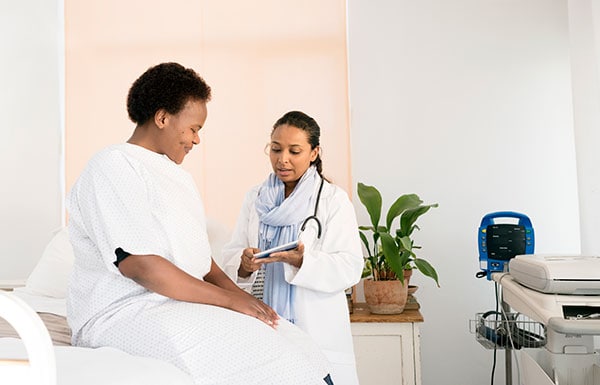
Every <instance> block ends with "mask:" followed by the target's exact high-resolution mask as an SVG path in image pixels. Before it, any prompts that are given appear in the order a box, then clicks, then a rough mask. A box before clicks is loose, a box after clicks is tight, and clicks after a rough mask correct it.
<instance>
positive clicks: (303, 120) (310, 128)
mask: <svg viewBox="0 0 600 385" xmlns="http://www.w3.org/2000/svg"><path fill="white" fill-rule="evenodd" d="M284 124H286V125H288V126H294V127H296V128H299V129H301V130H302V131H304V132H306V135H307V136H308V143H310V149H311V150H313V149H314V148H315V147H317V146H318V145H319V144H320V139H321V127H319V125H318V124H317V122H316V120H314V119H313V118H311V117H310V116H308V115H306V114H305V113H304V112H301V111H290V112H287V113H286V114H285V115H283V116H282V117H281V118H279V119H278V120H277V121H276V122H275V124H274V125H273V131H271V135H273V132H274V131H275V129H276V128H277V127H279V126H283V125H284ZM310 164H311V166H312V165H315V166H316V168H317V172H318V173H319V175H320V176H321V177H323V161H322V160H321V154H317V157H316V159H315V160H314V161H312V162H311V163H310ZM323 179H325V180H327V178H325V177H323Z"/></svg>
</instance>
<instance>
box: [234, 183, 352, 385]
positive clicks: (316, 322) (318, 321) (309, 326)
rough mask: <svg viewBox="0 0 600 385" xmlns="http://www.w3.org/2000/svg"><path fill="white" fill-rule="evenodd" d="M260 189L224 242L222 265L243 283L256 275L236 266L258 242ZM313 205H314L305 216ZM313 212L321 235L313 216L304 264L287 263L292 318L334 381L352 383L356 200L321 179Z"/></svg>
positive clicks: (253, 192)
mask: <svg viewBox="0 0 600 385" xmlns="http://www.w3.org/2000/svg"><path fill="white" fill-rule="evenodd" d="M319 184H320V183H317V184H316V186H315V191H314V194H315V196H316V194H317V190H318V188H319ZM258 189H259V187H258V186H257V187H255V188H254V189H252V190H251V191H249V192H248V193H247V194H246V198H245V200H244V204H243V206H242V209H241V212H240V215H239V218H238V221H237V224H236V227H235V229H234V231H233V235H232V239H231V241H230V242H229V243H228V244H226V245H225V246H224V248H223V257H224V261H225V268H224V270H225V272H226V273H227V274H228V275H229V276H230V277H231V278H232V279H233V280H234V281H237V282H238V284H239V285H240V286H242V287H244V286H246V287H249V286H251V284H252V282H253V281H254V278H255V276H256V273H254V274H252V276H251V277H250V278H248V279H243V278H239V277H238V276H237V270H238V267H239V264H240V257H241V254H242V250H243V249H244V248H247V247H257V245H258V222H259V220H258V213H257V212H256V209H255V202H256V198H257V195H258ZM313 210H314V206H313V207H311V208H310V211H311V213H310V214H307V216H308V215H311V214H312V213H313ZM317 217H318V218H319V221H320V222H321V224H322V234H321V238H320V239H317V224H316V222H315V221H313V220H311V221H309V222H308V224H307V226H306V229H305V231H304V232H303V233H302V234H301V236H300V240H301V241H302V242H303V243H304V260H303V262H302V266H301V267H300V268H299V269H298V268H296V267H293V266H291V265H288V264H286V265H285V279H286V281H287V282H289V283H290V284H293V285H295V286H296V294H295V302H294V307H295V315H296V324H297V325H298V326H299V327H300V328H301V329H303V330H304V331H306V332H308V334H309V335H310V336H311V337H312V338H313V339H314V340H315V342H316V343H317V344H318V345H319V346H320V347H321V349H322V350H323V352H324V353H325V355H326V356H327V358H328V359H329V361H330V363H331V364H332V366H333V368H334V369H333V371H332V379H333V382H334V384H335V385H354V384H358V378H357V375H356V365H355V359H354V349H353V345H352V334H351V331H350V317H349V312H348V305H347V301H346V295H345V292H344V291H345V289H347V288H349V287H351V286H353V285H355V284H356V283H357V282H358V281H359V280H360V277H361V273H362V268H363V263H364V262H363V257H362V249H361V245H360V238H359V236H358V227H357V226H358V225H357V222H356V215H355V212H354V206H353V205H352V203H351V202H350V200H349V199H348V195H347V194H346V192H345V191H344V190H342V189H341V188H339V187H337V186H335V185H331V184H329V183H327V182H325V184H324V185H323V191H322V193H321V199H320V202H319V208H318V212H317Z"/></svg>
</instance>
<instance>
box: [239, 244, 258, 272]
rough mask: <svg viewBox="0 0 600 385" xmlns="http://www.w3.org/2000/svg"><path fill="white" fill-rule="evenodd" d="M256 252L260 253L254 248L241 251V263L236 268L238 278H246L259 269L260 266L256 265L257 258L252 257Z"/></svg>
mask: <svg viewBox="0 0 600 385" xmlns="http://www.w3.org/2000/svg"><path fill="white" fill-rule="evenodd" d="M258 252H260V249H257V248H254V247H248V248H246V249H244V251H242V257H241V261H242V262H241V263H240V267H239V268H238V276H240V277H241V278H248V277H249V276H250V274H252V273H254V272H255V271H256V270H258V269H260V266H261V264H260V263H257V261H258V258H255V257H254V254H256V253H258Z"/></svg>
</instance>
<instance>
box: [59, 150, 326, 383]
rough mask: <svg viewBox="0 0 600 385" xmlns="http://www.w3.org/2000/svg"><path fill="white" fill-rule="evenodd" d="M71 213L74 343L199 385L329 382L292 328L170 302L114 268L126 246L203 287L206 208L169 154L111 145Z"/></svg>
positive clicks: (320, 361) (207, 259) (83, 179)
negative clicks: (141, 360) (139, 359)
mask: <svg viewBox="0 0 600 385" xmlns="http://www.w3.org/2000/svg"><path fill="white" fill-rule="evenodd" d="M68 210H69V233H70V237H71V242H72V244H73V249H74V251H75V264H74V268H73V273H72V276H71V282H70V287H69V295H68V302H67V305H68V308H67V309H68V321H69V324H70V326H71V328H72V331H73V337H72V338H73V341H72V342H73V344H74V345H78V346H86V347H99V346H113V347H116V348H119V349H122V350H124V351H126V352H128V353H131V354H135V355H140V356H148V357H155V358H159V359H163V360H165V361H168V362H171V363H173V364H174V365H176V366H178V367H180V368H181V369H183V370H184V371H186V372H188V373H190V374H191V376H192V377H193V379H194V381H195V382H196V383H197V384H223V385H225V384H228V385H239V384H288V385H290V384H298V385H310V384H319V385H322V384H324V382H323V377H325V375H326V374H327V372H328V367H327V363H326V362H327V360H326V359H325V358H324V357H323V356H322V354H321V353H320V352H319V349H318V347H316V345H314V344H313V343H312V341H311V340H310V338H309V337H308V336H307V335H306V334H304V333H303V332H302V331H300V330H299V329H298V328H297V327H296V326H294V325H291V324H289V323H287V322H286V321H283V320H281V321H280V325H279V326H278V327H277V330H274V329H273V328H271V327H269V326H268V325H266V324H264V323H263V322H261V321H259V320H257V319H255V318H252V317H249V316H246V315H243V314H241V313H238V312H235V311H231V310H228V309H225V308H221V307H217V306H211V305H205V304H195V303H188V302H181V301H176V300H172V299H170V298H167V297H164V296H162V295H160V294H157V293H153V292H150V291H148V290H146V289H145V288H143V287H142V286H140V285H139V284H137V283H135V282H134V281H133V280H130V279H128V278H126V277H124V276H123V275H122V274H121V273H120V271H119V269H118V268H117V266H115V264H114V262H115V260H116V256H115V249H117V248H119V247H120V248H122V249H123V250H125V251H126V252H128V253H131V254H134V255H148V254H154V255H160V256H162V257H164V258H166V259H167V260H169V261H171V262H172V263H174V264H175V265H177V266H178V267H179V268H181V269H182V270H184V271H186V272H187V273H189V274H191V275H193V276H195V277H196V278H198V279H202V277H203V276H204V275H206V274H207V273H208V272H209V270H210V266H211V250H210V246H209V243H208V237H207V234H206V226H205V216H204V209H203V205H202V201H201V199H200V196H199V194H198V192H197V189H196V187H195V184H194V182H193V179H192V177H191V176H190V175H189V173H187V172H186V171H185V170H183V169H182V168H181V167H180V166H178V165H177V164H175V163H174V162H172V161H171V160H169V159H168V158H167V157H166V156H163V155H160V154H157V153H155V152H152V151H149V150H147V149H144V148H143V147H140V146H137V145H133V144H127V143H125V144H119V145H115V146H111V147H108V148H107V149H105V150H103V151H101V152H100V153H98V154H97V155H96V156H95V157H93V158H92V160H91V161H90V162H89V164H88V166H87V167H86V169H85V170H84V172H83V173H82V175H81V176H80V178H79V179H78V181H77V182H76V184H75V185H74V187H73V189H72V191H71V192H70V194H69V197H68Z"/></svg>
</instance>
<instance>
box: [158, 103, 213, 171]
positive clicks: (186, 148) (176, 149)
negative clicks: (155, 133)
mask: <svg viewBox="0 0 600 385" xmlns="http://www.w3.org/2000/svg"><path fill="white" fill-rule="evenodd" d="M207 114H208V112H207V109H206V102H205V101H200V100H189V101H188V102H187V103H186V104H185V106H184V108H183V109H182V110H181V111H179V112H178V113H177V114H175V115H172V114H169V113H166V115H165V120H164V127H162V128H161V132H160V135H161V137H160V143H161V146H160V151H159V152H160V153H161V154H165V155H166V156H168V157H169V159H171V160H172V161H173V162H175V163H177V164H181V162H183V159H184V158H185V156H186V155H187V154H188V153H189V152H190V151H191V150H192V148H193V147H194V146H195V145H196V144H199V143H200V137H199V136H198V132H199V131H200V129H201V128H202V127H203V126H204V122H205V121H206V116H207Z"/></svg>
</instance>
